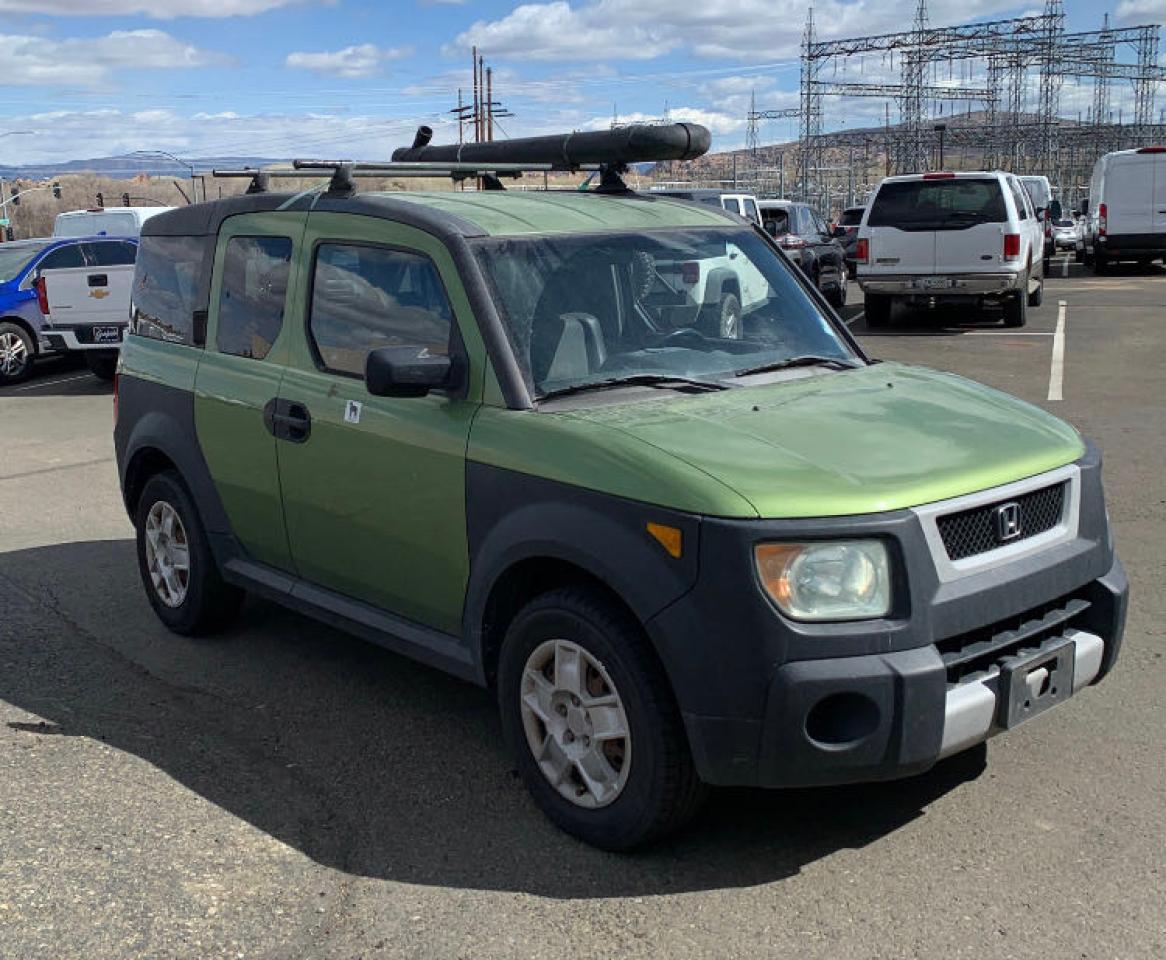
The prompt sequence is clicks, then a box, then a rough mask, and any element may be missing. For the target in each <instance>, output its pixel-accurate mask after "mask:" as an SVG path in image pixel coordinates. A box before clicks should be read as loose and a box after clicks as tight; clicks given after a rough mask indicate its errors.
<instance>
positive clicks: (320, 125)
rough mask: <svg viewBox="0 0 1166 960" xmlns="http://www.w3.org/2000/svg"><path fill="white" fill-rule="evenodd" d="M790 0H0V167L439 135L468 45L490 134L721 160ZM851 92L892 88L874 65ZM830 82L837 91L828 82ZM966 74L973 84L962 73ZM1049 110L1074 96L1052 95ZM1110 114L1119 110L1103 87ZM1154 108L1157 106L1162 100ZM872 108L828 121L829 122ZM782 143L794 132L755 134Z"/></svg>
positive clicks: (769, 75) (787, 96)
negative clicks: (594, 131)
mask: <svg viewBox="0 0 1166 960" xmlns="http://www.w3.org/2000/svg"><path fill="white" fill-rule="evenodd" d="M806 7H807V5H806V3H805V0H712V2H707V0H706V2H705V3H700V2H695V3H694V2H691V0H687V2H686V0H536V2H528V3H524V4H522V3H516V2H514V0H460V2H458V0H383V2H373V0H184V2H173V0H0V64H2V69H0V88H2V89H0V113H2V114H3V117H2V119H0V134H8V133H11V132H13V131H30V132H26V133H16V134H14V135H8V136H0V161H2V162H5V163H25V162H56V161H64V160H70V159H81V158H86V157H95V156H106V155H116V154H120V153H126V152H129V151H133V150H148V149H155V150H167V151H170V152H172V153H176V154H179V155H180V156H186V157H191V156H207V155H262V156H273V157H286V156H293V155H295V156H304V155H325V154H327V155H343V156H351V157H358V158H368V159H372V158H383V157H385V156H387V155H388V153H389V152H390V151H391V149H392V148H393V147H394V146H397V145H399V144H400V143H402V142H405V141H407V140H408V139H409V138H410V136H411V133H412V130H413V129H414V128H415V127H416V125H417V124H418V123H422V122H424V123H429V124H431V125H433V126H435V127H436V128H437V136H436V139H438V140H450V139H455V138H456V127H454V128H451V127H449V126H448V124H449V123H450V122H451V121H450V117H449V113H448V111H449V110H450V109H451V108H452V107H453V106H454V105H455V103H456V99H457V88H458V87H459V86H463V87H465V88H466V90H467V96H468V88H469V86H470V66H469V47H470V45H471V44H473V43H475V42H476V43H478V44H479V46H480V47H481V48H482V49H483V51H484V53H485V54H486V56H487V58H488V60H489V61H490V62H491V63H492V64H493V66H494V68H495V99H498V100H501V101H503V102H504V103H505V105H506V106H507V107H508V108H509V109H511V110H512V111H513V112H514V114H515V116H514V117H513V118H512V119H508V120H506V121H503V124H502V126H503V130H504V132H505V133H506V134H509V135H513V136H518V135H522V134H531V133H541V132H547V131H551V130H557V129H579V128H586V127H597V126H602V125H605V124H606V123H607V122H609V121H610V119H611V117H612V116H613V113H618V115H619V117H620V118H621V119H637V118H654V117H659V116H661V115H662V114H663V113H664V111H665V109H668V110H669V112H670V115H671V116H672V117H673V118H675V119H691V120H696V121H698V122H704V123H706V124H707V125H708V126H709V127H710V128H711V129H712V130H713V132H714V149H717V148H722V149H723V148H728V147H733V146H739V145H741V144H742V143H743V141H744V136H745V112H746V111H747V109H748V103H749V96H750V93H751V91H754V90H755V91H756V95H757V101H758V106H759V107H763V106H792V105H794V104H795V103H796V99H797V97H796V94H797V83H798V66H797V49H798V43H799V40H800V36H801V32H802V28H803V25H804V22H805V14H806ZM930 9H931V19H932V22H933V23H934V24H944V23H954V22H960V21H963V20H967V19H970V18H984V17H1002V16H1016V15H1021V14H1023V13H1026V12H1030V11H1032V10H1033V9H1034V5H1033V4H1031V3H1028V4H1020V5H1017V4H1015V3H1012V2H1009V0H931V3H930ZM1065 9H1066V13H1067V16H1068V26H1069V29H1080V30H1084V29H1095V28H1096V27H1098V26H1099V25H1100V19H1101V16H1102V14H1103V13H1104V12H1106V11H1108V12H1109V13H1110V14H1111V16H1112V17H1113V18H1114V20H1115V22H1117V23H1127V24H1128V23H1146V22H1161V21H1162V20H1164V19H1166V0H1114V2H1113V3H1111V4H1108V5H1102V4H1098V3H1096V2H1091V0H1066V3H1065ZM912 12H913V2H912V0H896V2H892V0H818V2H817V3H816V4H815V18H816V22H817V24H818V27H819V35H820V36H822V37H839V36H853V35H858V34H865V33H879V32H887V31H892V30H900V29H905V28H906V27H908V26H909V25H910V19H911V15H912ZM850 71H855V72H853V73H850V75H849V78H850V79H858V77H859V75H861V76H862V77H864V78H869V77H873V76H878V75H883V74H885V75H888V79H890V77H891V76H893V72H894V71H893V68H892V67H891V65H889V64H888V63H886V62H885V61H884V62H880V61H878V60H875V59H871V60H868V61H864V62H862V63H858V62H853V63H848V64H847V65H846V66H845V68H844V72H850ZM840 79H841V77H840ZM968 79H969V80H971V79H974V78H971V77H969V78H968ZM1063 102H1064V105H1065V107H1066V112H1069V113H1075V112H1076V110H1077V109H1078V108H1083V107H1085V106H1087V105H1088V103H1089V102H1090V92H1089V88H1088V87H1087V86H1082V87H1075V86H1074V85H1072V84H1070V85H1068V86H1067V87H1066V90H1065V92H1064V95H1063ZM1113 103H1114V106H1115V108H1116V107H1118V106H1122V105H1124V106H1125V108H1126V109H1127V110H1128V109H1129V107H1128V91H1126V90H1124V89H1116V90H1115V93H1114V96H1113ZM1160 106H1166V103H1161V104H1160ZM882 110H883V104H882V101H867V102H865V103H856V102H854V101H849V102H848V103H847V104H846V105H843V106H840V107H837V108H835V109H832V110H831V113H830V115H829V121H830V124H829V125H831V126H858V125H863V124H865V123H867V122H870V121H871V119H873V118H875V117H881V115H882ZM762 133H763V138H764V139H777V140H782V139H789V138H791V137H792V136H794V135H795V126H794V122H793V121H779V122H775V123H771V124H769V125H767V126H766V127H765V128H763V130H762Z"/></svg>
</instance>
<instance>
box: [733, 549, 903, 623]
mask: <svg viewBox="0 0 1166 960" xmlns="http://www.w3.org/2000/svg"><path fill="white" fill-rule="evenodd" d="M753 556H754V560H755V562H756V564H757V573H758V575H759V576H760V577H761V584H762V586H763V587H764V588H765V592H766V593H768V594H769V596H770V597H771V598H772V599H773V602H774V603H776V604H777V605H778V607H779V608H780V609H781V611H782V613H784V614H786V615H787V616H789V617H792V618H793V619H795V620H872V619H875V618H877V617H885V616H886V615H887V614H888V613H889V612H890V609H891V569H890V563H889V562H888V559H887V548H886V547H885V546H884V545H883V544H882V542H880V541H878V540H833V541H825V542H819V543H759V544H758V545H757V546H756V547H754V548H753Z"/></svg>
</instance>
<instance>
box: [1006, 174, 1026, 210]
mask: <svg viewBox="0 0 1166 960" xmlns="http://www.w3.org/2000/svg"><path fill="white" fill-rule="evenodd" d="M1008 186H1009V187H1011V188H1012V202H1013V203H1015V204H1016V216H1017V217H1018V218H1019V219H1021V220H1027V219H1028V202H1027V201H1028V196H1027V194H1026V192H1025V189H1024V187H1023V186H1021V184H1020V181H1019V180H1013V179H1011V178H1009V180H1008Z"/></svg>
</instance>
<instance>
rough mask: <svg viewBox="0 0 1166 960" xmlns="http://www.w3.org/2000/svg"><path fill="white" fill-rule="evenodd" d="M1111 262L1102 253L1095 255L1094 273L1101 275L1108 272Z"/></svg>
mask: <svg viewBox="0 0 1166 960" xmlns="http://www.w3.org/2000/svg"><path fill="white" fill-rule="evenodd" d="M1108 270H1109V261H1108V260H1107V259H1106V258H1105V257H1104V256H1102V255H1101V254H1100V253H1095V254H1093V272H1094V273H1096V274H1098V275H1101V274H1103V273H1106V272H1108Z"/></svg>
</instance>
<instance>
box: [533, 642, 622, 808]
mask: <svg viewBox="0 0 1166 960" xmlns="http://www.w3.org/2000/svg"><path fill="white" fill-rule="evenodd" d="M519 696H520V698H521V703H520V708H521V713H522V725H523V728H524V730H525V732H526V741H527V744H528V745H529V746H530V750H531V753H532V754H533V755H534V758H535V761H536V762H537V763H538V767H539V769H540V770H541V771H542V774H543V776H544V777H546V779H547V782H548V783H550V785H551V786H552V787H554V788H555V789H556V790H557V791H558V792H559V794H560V795H561V796H563V797H564V798H566V799H567V800H569V801H570V802H571V803H573V804H575V805H576V806H579V807H585V808H589V809H596V808H599V807H605V806H607V805H608V804H610V803H612V802H614V801H615V800H616V799H617V798H618V797H619V795H620V794H621V793H622V792H623V789H624V787H625V786H626V785H627V780H628V772H629V771H630V769H631V761H632V754H631V734H630V729H629V725H628V718H627V713H626V712H625V710H624V706H623V701H622V700H621V699H620V695H619V692H618V691H617V690H616V688H615V684H614V683H613V682H612V680H611V676H610V675H609V674H608V672H607V670H606V669H605V668H604V666H603V664H602V663H600V662H599V661H598V660H597V659H596V658H595V657H593V656H592V655H591V654H590V653H588V652H587V651H586V650H585V649H583V648H582V647H581V646H579V645H578V644H576V643H572V642H571V641H570V640H547V641H545V642H544V643H541V644H539V646H538V647H536V648H535V650H534V652H533V653H531V655H530V656H529V657H528V658H527V661H526V666H525V668H524V669H523V672H522V685H521V688H520V693H519Z"/></svg>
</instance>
